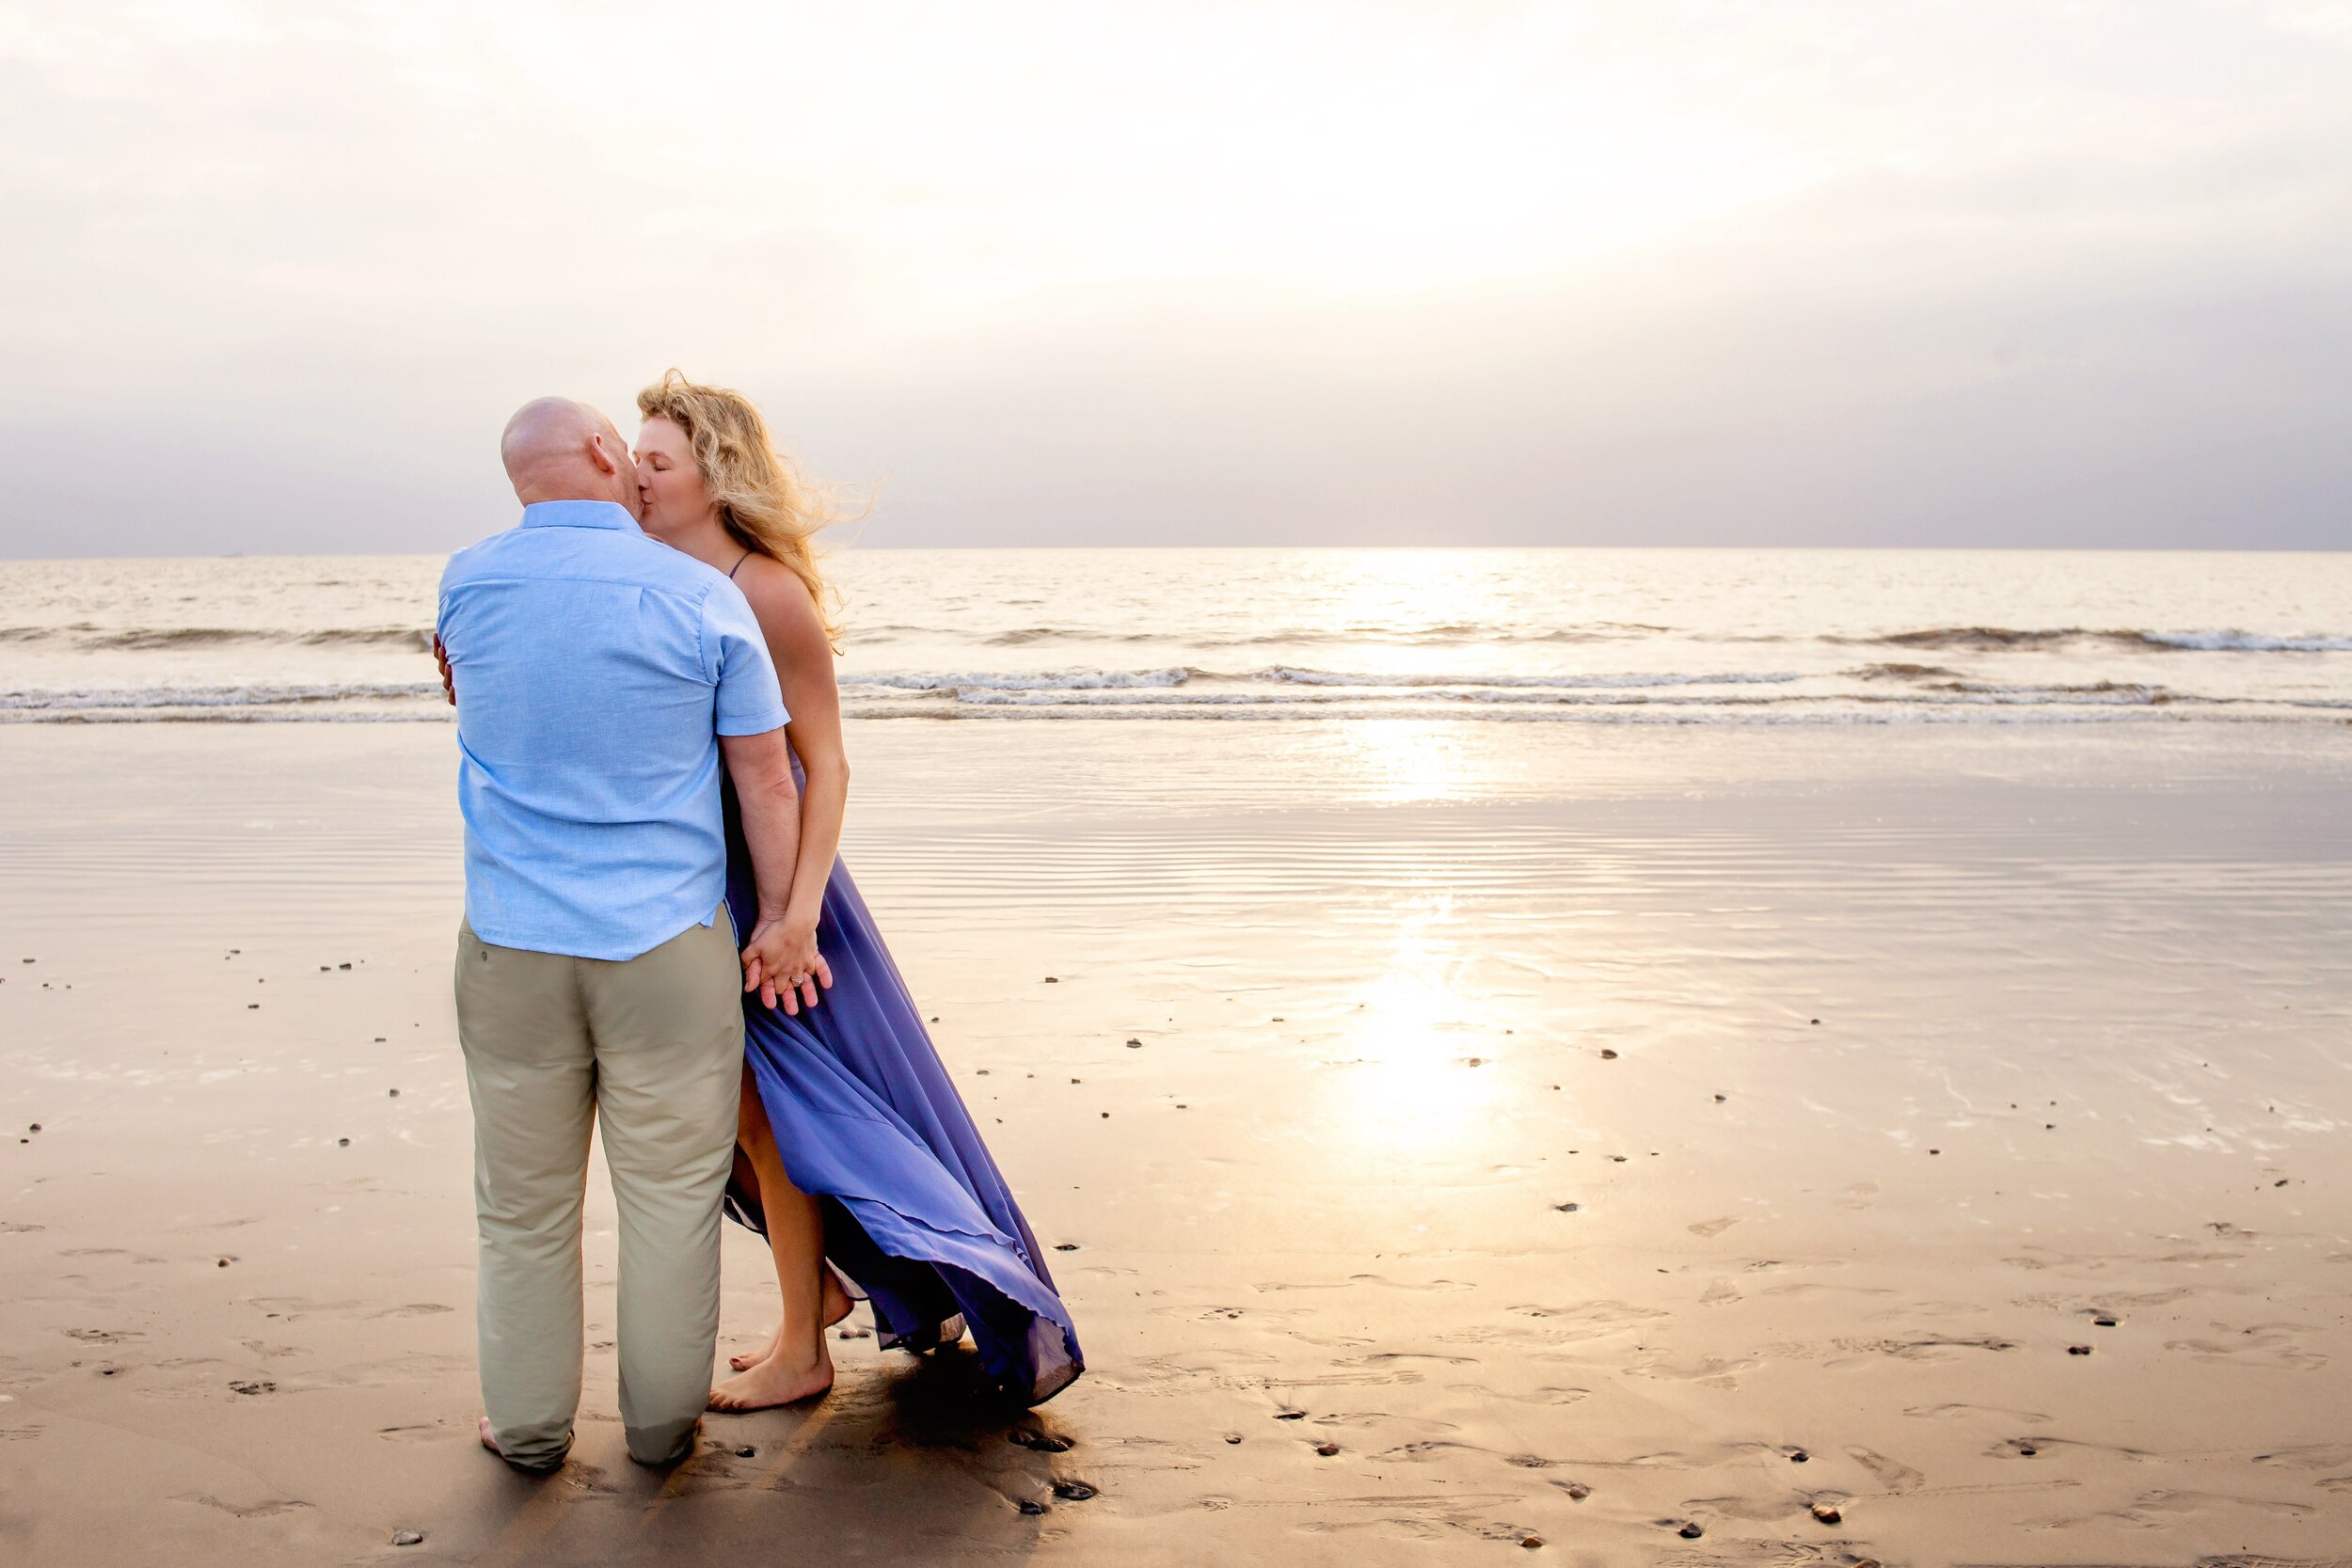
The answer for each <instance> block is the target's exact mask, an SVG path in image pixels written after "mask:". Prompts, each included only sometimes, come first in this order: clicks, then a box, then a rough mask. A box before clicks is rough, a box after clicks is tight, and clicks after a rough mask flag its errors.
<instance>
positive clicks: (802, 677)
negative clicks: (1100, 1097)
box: [636, 371, 1085, 1410]
mask: <svg viewBox="0 0 2352 1568" xmlns="http://www.w3.org/2000/svg"><path fill="white" fill-rule="evenodd" d="M637 408H638V412H639V413H640V414H642V415H643V416H644V428H643V429H642V430H641V431H640V432H639V434H638V437H637V451H636V458H637V480H638V488H639V492H640V494H641V496H642V498H643V499H644V530H645V531H646V532H647V533H649V534H651V535H653V536H654V537H655V538H657V539H660V540H661V541H663V542H664V543H666V544H668V545H670V546H674V547H675V548H677V549H680V550H683V551H685V552H686V553H687V554H689V555H691V556H693V557H695V558H696V559H697V560H700V561H702V562H706V563H707V564H708V565H709V566H710V567H711V568H713V569H714V570H716V571H720V572H723V573H725V574H726V575H727V576H728V577H729V578H733V579H734V581H735V583H736V585H737V586H738V587H739V588H741V589H742V591H743V595H744V597H745V598H747V599H748V600H750V601H751V606H752V610H753V612H754V613H755V615H757V617H758V619H759V625H760V629H761V630H762V631H763V632H764V633H765V634H766V636H767V639H768V645H769V649H770V652H771V655H772V656H773V658H774V661H775V666H776V673H777V675H778V676H779V677H780V678H781V680H782V682H783V686H784V703H785V707H786V709H787V711H788V712H789V713H790V715H791V720H790V722H789V724H788V725H787V730H786V735H787V739H788V740H789V741H790V742H791V748H792V753H793V764H794V769H793V770H794V772H795V773H796V774H797V775H799V776H800V778H801V784H802V789H801V801H802V804H801V841H800V859H799V862H798V864H797V865H796V867H795V869H794V872H793V876H792V882H791V886H790V888H789V890H788V891H787V893H786V894H785V895H784V897H783V898H782V899H781V900H777V899H775V898H774V896H773V895H772V893H771V890H768V889H760V890H758V893H759V895H763V896H761V897H759V898H758V899H757V900H756V902H755V892H754V888H753V885H752V879H751V874H750V870H751V868H750V861H749V859H748V856H747V854H746V852H745V849H744V846H743V839H742V834H741V829H740V824H739V815H738V809H737V805H736V801H735V798H734V795H733V793H732V791H730V792H729V794H728V796H727V802H726V816H727V846H728V849H727V860H728V864H727V901H728V905H729V907H730V909H731V910H732V911H733V913H734V916H735V926H736V929H737V930H738V931H739V932H742V933H749V932H751V931H752V930H753V929H755V927H756V926H758V925H759V924H760V923H761V922H762V921H764V920H769V919H775V920H781V921H782V923H783V925H784V928H785V933H786V938H787V948H788V951H789V952H790V953H791V955H792V958H791V962H790V964H789V965H788V966H787V969H786V970H785V971H784V972H782V973H781V974H777V975H775V976H772V977H771V979H772V980H774V981H778V982H785V983H783V984H780V985H778V987H777V992H776V993H777V995H778V996H779V997H780V998H781V1000H782V1001H783V1004H784V1006H782V1007H781V1008H777V1007H773V1006H767V1005H764V1002H763V999H762V998H761V997H760V996H757V995H752V996H747V997H746V998H745V1000H744V1013H745V1018H744V1047H743V1055H744V1063H743V1089H742V1101H741V1109H740V1113H739V1122H738V1144H737V1149H736V1168H735V1178H734V1180H733V1181H732V1182H730V1184H729V1187H728V1194H727V1196H728V1212H730V1213H731V1214H733V1215H734V1216H735V1217H736V1218H737V1219H739V1220H741V1221H742V1222H743V1223H744V1224H746V1225H748V1226H750V1227H753V1228H754V1229H755V1230H760V1231H762V1232H764V1233H765V1234H766V1236H767V1238H768V1243H769V1249H770V1251H771V1254H772V1255H773V1257H774V1259H775V1267H776V1284H777V1287H778V1288H779V1290H780V1291H782V1294H783V1297H784V1301H783V1310H782V1313H781V1316H780V1317H779V1319H778V1322H777V1324H776V1329H775V1332H774V1333H773V1334H772V1335H771V1336H770V1337H769V1338H768V1341H767V1343H766V1344H765V1345H763V1346H762V1347H761V1348H760V1349H759V1350H757V1351H755V1352H753V1353H751V1354H745V1355H738V1356H735V1357H732V1358H731V1365H732V1366H733V1367H734V1368H735V1370H736V1375H735V1376H734V1377H731V1378H728V1379H726V1380H725V1381H724V1382H723V1383H721V1384H720V1385H719V1386H717V1387H716V1388H714V1389H712V1390H711V1395H710V1405H711V1408H712V1409H714V1410H757V1409H761V1408H763V1407H765V1406H768V1405H774V1404H786V1403H790V1402H794V1401H797V1400H804V1399H810V1398H813V1397H816V1396H818V1395H820V1394H822V1393H824V1391H825V1390H826V1389H827V1388H829V1387H831V1386H832V1385H833V1363H832V1359H831V1357H830V1355H829V1354H828V1353H827V1350H826V1345H825V1329H826V1327H827V1325H828V1324H831V1323H835V1322H838V1321H839V1320H840V1319H841V1318H842V1317H844V1316H846V1315H847V1314H848V1313H849V1311H850V1305H851V1298H852V1297H864V1298H866V1300H868V1301H869V1302H870V1304H871V1306H872V1307H873V1311H874V1320H875V1328H876V1331H877V1333H878V1336H879V1338H880V1341H881V1343H882V1347H883V1348H884V1349H889V1348H892V1347H894V1346H898V1347H903V1348H905V1349H908V1350H912V1351H924V1350H929V1349H931V1348H932V1347H933V1346H936V1345H939V1344H942V1343H952V1342H954V1341H955V1340H956V1339H958V1338H961V1335H962V1334H963V1332H964V1331H965V1329H967V1328H968V1329H969V1330H970V1331H971V1334H972V1338H973V1343H974V1347H975V1349H976V1350H977V1353H978V1355H979V1358H980V1361H981V1363H982V1365H983V1366H984V1367H985V1368H986V1369H987V1371H988V1373H989V1375H990V1377H991V1378H992V1379H993V1381H994V1382H995V1383H996V1385H997V1386H999V1387H1000V1388H1002V1389H1004V1390H1005V1391H1006V1392H1008V1393H1009V1394H1011V1395H1013V1396H1015V1397H1016V1398H1018V1399H1020V1400H1021V1401H1022V1402H1025V1403H1031V1404H1034V1403H1037V1402H1041V1401H1042V1400H1046V1399H1049V1398H1051V1397H1052V1396H1053V1395H1054V1394H1056V1393H1057V1392H1059V1391H1060V1390H1061V1388H1062V1387H1063V1386H1066V1385H1067V1384H1068V1383H1069V1382H1070V1381H1071V1380H1072V1379H1073V1378H1074V1377H1076V1376H1077V1375H1078V1373H1079V1371H1080V1370H1082V1369H1083V1367H1084V1365H1085V1364H1084V1362H1083V1360H1082V1359H1081V1358H1080V1354H1079V1351H1078V1340H1077V1335H1076V1333H1075V1332H1074V1330H1073V1327H1072V1324H1071V1321H1070V1314H1069V1312H1068V1310H1067V1309H1066V1308H1065V1307H1063V1306H1062V1303H1061V1298H1060V1296H1059V1295H1058V1294H1057V1292H1056V1291H1055V1288H1054V1281H1053V1278H1052V1275H1050V1274H1048V1273H1047V1271H1046V1267H1045V1261H1044V1259H1043V1258H1041V1256H1040V1255H1039V1251H1038V1245H1037V1239H1036V1238H1035V1237H1034V1236H1033V1235H1031V1234H1030V1231H1029V1227H1028V1224H1027V1222H1026V1221H1025V1220H1024V1219H1023V1218H1022V1216H1021V1210H1020V1208H1019V1206H1018V1205H1017V1204H1015V1203H1014V1201H1013V1198H1012V1194H1011V1192H1010V1190H1009V1188H1008V1187H1007V1186H1006V1185H1005V1180H1004V1178H1003V1177H1002V1176H1001V1175H999V1174H998V1172H997V1169H996V1164H995V1162H994V1161H993V1160H992V1159H991V1158H990V1157H989V1153H988V1148H987V1146H986V1145H985V1144H983V1143H982V1141H981V1139H980V1134H979V1132H978V1130H977V1127H975V1126H974V1124H973V1120H972V1117H971V1114H970V1113H969V1112H968V1111H967V1110H966V1109H965V1108H964V1104H963V1101H962V1097H961V1096H960V1095H958V1094H957V1093H956V1090H955V1086H954V1085H953V1084H952V1083H951V1082H950V1081H949V1079H948V1077H947V1073H946V1069H943V1068H942V1067H941V1066H940V1062H939V1057H938V1054H937V1053H936V1052H935V1051H934V1050H933V1049H932V1046H931V1042H930V1035H929V1034H928V1033H926V1031H925V1030H924V1027H923V1021H922V1016H921V1014H920V1013H919V1012H918V1011H917V1010H916V1008H915V1006H914V998H913V997H912V996H911V995H909V994H908V991H907V988H906V983H905V982H904V981H903V980H902V979H900V977H899V975H898V966H897V965H896V964H894V963H893V962H892V961H891V958H890V952H889V949H888V948H886V947H885V946H883V944H882V936H881V934H880V933H879V932H878V931H877V930H876V929H875V928H874V922H873V918H872V916H871V915H869V914H868V913H867V912H866V903H865V900H864V899H862V898H860V897H859V896H858V891H857V887H856V885H855V884H854V883H852V882H851V881H850V874H849V871H848V869H847V868H846V867H844V866H843V865H842V864H841V863H840V862H839V860H838V859H837V858H836V856H835V849H836V848H837V847H838V846H839V844H840V842H841V822H842V815H843V811H844V808H845V807H846V805H847V803H848V800H849V787H850V765H849V761H848V759H847V757H846V756H845V755H844V753H843V751H842V744H841V703H840V697H839V693H838V692H837V690H836V689H835V687H834V669H833V658H834V652H835V647H834V643H835V641H836V630H835V627H834V625H833V622H832V619H831V617H830V616H829V614H828V613H827V593H826V586H825V581H824V577H823V574H822V572H821V570H820V568H819V566H818V559H817V555H816V552H815V550H814V548H813V546H812V539H813V536H814V535H815V533H816V531H818V529H819V528H821V527H823V526H824V524H825V523H826V522H828V521H830V520H832V518H833V515H834V513H833V509H832V506H831V502H830V498H829V497H828V496H827V495H825V494H824V493H823V492H821V491H819V490H818V489H816V488H815V487H813V486H811V485H809V484H807V483H804V482H803V480H802V478H801V477H800V475H799V474H798V473H797V472H796V471H795V470H794V468H793V466H792V465H791V463H790V462H789V461H787V459H786V458H785V457H784V456H783V455H782V454H780V453H779V452H778V451H776V449H775V445H774V443H773V442H772V441H771V439H770V437H769V434H768V427H767V424H766V422H765V421H764V420H762V419H761V417H760V413H759V410H758V409H757V408H756V407H755V406H754V405H753V404H752V403H751V402H750V400H749V399H747V398H745V397H744V396H743V395H742V394H741V393H739V392H734V391H729V390H727V389H726V388H720V387H706V386H700V385H697V384H696V383H693V382H691V381H688V380H687V379H686V378H685V377H684V376H683V375H681V374H679V373H678V372H676V371H672V372H669V374H667V375H666V376H664V377H663V378H662V379H661V380H660V382H658V383H656V384H655V385H653V386H651V387H648V388H645V389H644V391H643V392H641V393H639V394H638V397H637ZM779 906H780V907H779Z"/></svg>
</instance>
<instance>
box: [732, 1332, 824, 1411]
mask: <svg viewBox="0 0 2352 1568" xmlns="http://www.w3.org/2000/svg"><path fill="white" fill-rule="evenodd" d="M832 1386H833V1357H832V1356H830V1355H828V1354H825V1341H824V1340H823V1339H821V1338H819V1339H818V1341H817V1359H816V1361H815V1363H814V1364H811V1363H809V1362H805V1361H803V1362H798V1363H795V1362H794V1361H793V1360H791V1359H790V1358H788V1357H786V1356H782V1355H771V1356H770V1357H769V1358H768V1359H767V1360H765V1361H762V1362H761V1363H760V1364H759V1365H758V1366H756V1367H754V1368H752V1369H750V1370H748V1371H744V1372H740V1373H738V1374H737V1375H736V1376H734V1377H731V1378H729V1379H727V1380H726V1381H725V1382H724V1383H722V1384H721V1385H719V1386H717V1387H716V1388H713V1389H712V1390H711V1391H710V1408H711V1409H713V1410H728V1411H744V1410H766V1409H768V1408H769V1407H770V1406H771V1405H778V1404H796V1403H798V1402H801V1401H802V1400H812V1399H816V1398H817V1397H818V1396H819V1395H821V1394H823V1393H824V1392H825V1391H826V1390H827V1389H829V1388H831V1387H832Z"/></svg>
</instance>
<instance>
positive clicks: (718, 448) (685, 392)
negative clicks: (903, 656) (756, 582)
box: [637, 368, 865, 653]
mask: <svg viewBox="0 0 2352 1568" xmlns="http://www.w3.org/2000/svg"><path fill="white" fill-rule="evenodd" d="M637 412H638V414H639V415H640V416H642V417H643V418H644V419H648V420H653V419H661V420H669V421H670V422H671V423H672V424H674V425H676V426H677V427H678V428H679V429H680V430H682V431H684V432H686V438H687V440H688V442H690V443H691V445H692V447H693V451H694V467H696V468H698V469H700V470H701V471H702V476H703V484H704V486H705V487H706V488H707V489H708V490H709V492H710V499H712V500H713V501H715V502H717V503H718V506H719V520H720V522H722V523H723V524H724V525H725V527H726V531H727V532H728V534H729V535H731V536H732V537H733V538H734V540H735V542H736V543H737V544H739V545H740V546H743V547H744V548H745V549H747V550H756V551H757V552H758V553H760V554H761V555H764V556H766V557H768V558H769V559H770V560H771V561H775V562H781V563H782V564H783V565H784V566H785V567H786V568H787V569H788V570H789V571H790V572H791V573H792V575H793V576H794V577H796V578H800V579H801V581H802V582H803V583H804V584H805V585H807V588H808V594H809V597H810V598H811V599H813V600H815V601H816V604H817V616H818V620H820V621H821V622H823V623H824V627H825V641H828V642H831V643H833V644H834V652H835V653H839V652H840V651H841V648H840V636H841V633H840V627H839V626H838V625H837V624H836V623H835V621H834V609H835V606H836V600H837V596H836V595H835V594H834V593H833V592H832V590H831V589H829V588H828V587H827V585H826V582H825V576H824V573H823V572H822V571H821V570H820V569H819V568H818V563H817V547H816V544H815V540H816V537H817V533H818V530H820V529H823V528H824V527H826V526H827V525H828V524H831V523H837V522H841V521H844V520H846V519H849V518H851V517H857V516H863V515H865V512H864V511H863V510H860V511H858V512H854V513H853V512H850V511H849V510H847V509H846V508H845V507H844V506H843V505H842V503H841V499H840V497H839V495H838V494H837V492H836V491H835V489H834V486H832V485H827V484H818V483H812V482H811V481H810V480H808V479H807V478H806V477H804V476H803V474H802V473H801V471H800V469H799V468H798V467H795V466H794V465H793V463H792V460H791V459H790V458H787V457H786V456H785V455H784V454H783V453H781V452H779V451H776V445H775V442H774V441H773V440H771V439H770V437H769V435H768V421H767V420H764V419H762V418H760V415H759V409H758V407H757V406H756V405H755V404H753V402H752V400H751V399H749V398H747V397H745V396H744V395H743V394H742V393H740V392H738V391H735V390H733V389H732V388H725V387H706V386H703V385H701V384H700V383H698V382H692V381H689V380H687V379H686V375H685V372H681V371H679V370H677V369H675V368H673V369H671V370H670V371H669V372H667V373H666V374H664V375H663V376H662V378H661V379H660V381H657V382H655V383H654V384H653V385H652V386H650V387H648V388H645V389H644V391H642V392H640V393H638V394H637Z"/></svg>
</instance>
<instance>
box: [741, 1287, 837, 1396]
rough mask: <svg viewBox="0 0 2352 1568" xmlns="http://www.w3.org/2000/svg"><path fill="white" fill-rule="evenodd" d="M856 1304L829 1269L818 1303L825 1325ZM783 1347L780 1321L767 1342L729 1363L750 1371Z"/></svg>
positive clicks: (769, 1359)
mask: <svg viewBox="0 0 2352 1568" xmlns="http://www.w3.org/2000/svg"><path fill="white" fill-rule="evenodd" d="M856 1305H857V1303H856V1302H854V1301H852V1300H850V1292H849V1291H845V1290H843V1289H842V1288H841V1281H840V1280H839V1279H837V1278H835V1277H834V1272H833V1270H831V1269H827V1270H826V1271H825V1293H824V1298H823V1300H822V1301H821V1302H819V1303H818V1307H819V1309H820V1310H821V1311H822V1312H823V1313H824V1314H825V1326H826V1327H827V1328H831V1327H832V1326H833V1325H834V1324H835V1323H839V1322H840V1321H841V1320H842V1319H844V1318H846V1317H848V1316H849V1315H850V1308H851V1307H855V1306H856ZM782 1349H784V1324H782V1323H778V1324H776V1326H775V1329H774V1331H773V1332H771V1334H770V1335H769V1336H768V1342H767V1343H766V1344H764V1345H762V1346H760V1347H759V1348H758V1349H757V1350H755V1351H750V1352H746V1353H745V1354H740V1355H730V1356H728V1357H727V1365H728V1366H730V1367H732V1368H734V1369H735V1370H737V1371H739V1372H748V1371H750V1370H752V1369H753V1368H754V1367H756V1366H758V1365H759V1364H760V1363H761V1362H762V1361H771V1360H773V1359H775V1355H776V1353H777V1352H778V1351H781V1350H782Z"/></svg>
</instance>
